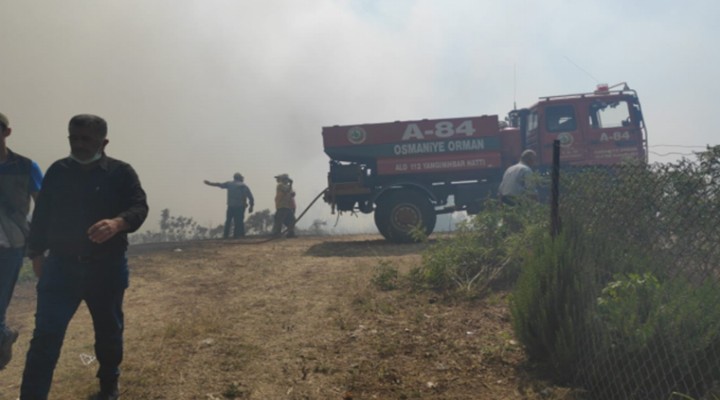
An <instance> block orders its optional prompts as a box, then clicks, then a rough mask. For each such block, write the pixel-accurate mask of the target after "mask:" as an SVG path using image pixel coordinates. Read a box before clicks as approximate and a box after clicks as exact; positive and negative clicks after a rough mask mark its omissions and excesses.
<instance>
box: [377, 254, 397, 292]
mask: <svg viewBox="0 0 720 400" xmlns="http://www.w3.org/2000/svg"><path fill="white" fill-rule="evenodd" d="M372 283H373V285H375V286H376V287H377V288H378V289H380V290H386V291H387V290H395V289H397V287H398V270H397V268H395V267H393V266H392V265H390V263H389V262H387V261H384V260H382V261H380V262H379V263H378V265H377V266H375V274H374V275H373V278H372Z"/></svg>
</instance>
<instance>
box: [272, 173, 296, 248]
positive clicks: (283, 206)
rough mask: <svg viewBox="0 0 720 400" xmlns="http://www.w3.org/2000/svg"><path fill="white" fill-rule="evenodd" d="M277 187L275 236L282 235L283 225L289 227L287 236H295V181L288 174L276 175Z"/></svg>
mask: <svg viewBox="0 0 720 400" xmlns="http://www.w3.org/2000/svg"><path fill="white" fill-rule="evenodd" d="M275 180H276V181H277V189H276V190H275V220H274V221H273V222H274V223H273V230H272V234H273V236H278V237H279V236H280V235H281V232H280V231H281V230H282V228H283V225H284V226H286V227H287V235H286V236H287V237H288V238H294V237H295V191H293V187H292V184H293V181H292V179H290V177H289V176H288V174H280V175H276V176H275Z"/></svg>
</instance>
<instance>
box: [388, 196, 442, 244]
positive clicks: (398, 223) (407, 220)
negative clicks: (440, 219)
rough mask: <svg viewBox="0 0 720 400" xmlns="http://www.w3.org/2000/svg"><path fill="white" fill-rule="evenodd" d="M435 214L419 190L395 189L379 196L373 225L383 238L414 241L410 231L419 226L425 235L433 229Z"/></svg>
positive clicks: (392, 240)
mask: <svg viewBox="0 0 720 400" xmlns="http://www.w3.org/2000/svg"><path fill="white" fill-rule="evenodd" d="M436 222H437V215H435V210H434V208H433V206H432V204H431V203H430V200H429V199H428V198H427V197H426V196H423V195H422V194H421V193H420V192H417V191H412V190H395V191H392V192H390V193H388V194H387V195H386V196H384V197H383V198H381V200H380V201H379V202H378V204H377V208H376V210H375V226H377V228H378V231H380V234H382V235H383V236H384V237H385V239H387V240H389V241H391V242H396V243H409V242H413V241H415V239H413V237H412V235H411V232H412V230H413V229H414V228H415V227H417V226H421V227H422V228H423V230H424V231H425V234H426V235H430V234H431V233H432V232H433V230H434V229H435V223H436Z"/></svg>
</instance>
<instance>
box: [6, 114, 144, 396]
mask: <svg viewBox="0 0 720 400" xmlns="http://www.w3.org/2000/svg"><path fill="white" fill-rule="evenodd" d="M68 130H69V132H70V136H68V139H69V140H70V149H71V154H70V156H69V157H67V158H64V159H61V160H58V161H56V162H55V163H54V164H53V165H52V166H50V168H49V169H48V171H47V173H46V174H45V179H44V180H43V186H42V189H41V190H40V194H39V196H38V201H37V206H36V207H35V211H34V213H33V218H32V221H31V226H30V238H29V240H28V256H29V257H30V258H31V259H32V262H33V269H34V271H35V274H36V275H37V276H38V278H39V279H40V280H39V282H38V285H37V296H38V298H37V312H36V314H35V330H34V332H33V338H32V340H31V341H30V349H29V350H28V354H27V360H26V364H25V371H24V373H23V381H22V386H21V389H20V399H22V400H36V399H42V400H44V399H47V396H48V393H49V391H50V384H51V382H52V375H53V371H54V369H55V365H56V363H57V360H58V358H59V356H60V348H61V347H62V342H63V338H64V335H65V331H66V329H67V326H68V324H69V322H70V320H71V319H72V316H73V314H74V313H75V311H76V310H77V308H78V306H79V305H80V303H81V302H82V301H85V303H86V304H87V307H88V309H89V310H90V315H91V317H92V320H93V327H94V329H95V355H96V357H97V360H98V363H99V365H100V367H99V369H98V372H97V377H98V378H99V379H100V392H99V393H98V394H97V395H95V397H94V398H95V399H100V400H107V399H117V398H119V392H118V377H119V376H120V368H119V366H120V362H121V361H122V357H123V328H124V321H123V310H122V305H123V296H124V293H125V289H126V288H127V286H128V265H127V258H126V256H125V252H126V250H127V246H128V241H127V234H128V232H133V231H135V230H137V229H138V228H139V227H140V225H142V223H143V221H145V218H146V217H147V213H148V206H147V201H146V197H145V192H144V191H143V188H142V186H141V185H140V180H139V179H138V176H137V174H136V173H135V171H134V170H133V168H132V167H131V166H130V165H129V164H127V163H125V162H123V161H120V160H116V159H113V158H110V157H108V156H106V155H105V151H104V150H105V146H106V145H107V144H108V140H107V123H106V122H105V120H103V119H102V118H100V117H98V116H95V115H88V114H82V115H76V116H75V117H73V118H72V119H71V120H70V124H69V127H68ZM46 253H47V257H46V256H45V254H46Z"/></svg>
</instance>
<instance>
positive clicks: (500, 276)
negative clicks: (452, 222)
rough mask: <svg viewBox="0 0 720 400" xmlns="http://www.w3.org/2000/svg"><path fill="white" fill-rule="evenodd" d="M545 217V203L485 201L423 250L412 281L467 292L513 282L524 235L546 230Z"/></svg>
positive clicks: (420, 284)
mask: <svg viewBox="0 0 720 400" xmlns="http://www.w3.org/2000/svg"><path fill="white" fill-rule="evenodd" d="M545 215H546V211H545V207H544V206H543V205H541V204H539V203H536V202H533V201H527V202H523V204H521V205H518V206H516V207H507V206H502V205H501V204H500V203H498V202H497V201H494V200H488V201H487V202H486V203H485V207H484V210H483V211H482V212H481V213H480V214H477V215H475V216H474V217H473V218H472V219H471V220H469V221H467V222H465V223H462V224H460V226H459V228H458V230H457V231H456V233H455V234H454V235H453V236H451V237H449V238H446V239H440V240H439V241H438V242H437V243H435V244H434V245H432V246H430V247H429V248H428V249H427V250H426V251H425V253H424V254H423V263H422V265H421V266H420V267H418V268H416V269H414V270H413V271H411V279H412V280H413V281H414V282H415V283H416V284H417V285H419V286H422V287H427V288H430V289H433V290H437V291H454V290H462V291H463V292H465V293H468V294H482V293H484V292H485V291H486V290H487V289H489V288H490V286H491V284H493V283H495V282H499V281H503V280H514V278H515V277H516V276H517V274H518V271H519V269H518V268H519V265H520V260H522V257H523V255H524V254H525V253H526V250H527V242H528V240H530V239H529V238H531V237H533V236H535V235H537V234H538V233H539V232H540V231H541V230H543V229H546V226H547V224H546V223H544V220H545V219H546V217H545Z"/></svg>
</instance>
